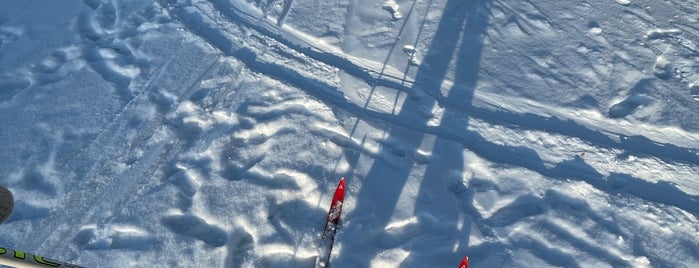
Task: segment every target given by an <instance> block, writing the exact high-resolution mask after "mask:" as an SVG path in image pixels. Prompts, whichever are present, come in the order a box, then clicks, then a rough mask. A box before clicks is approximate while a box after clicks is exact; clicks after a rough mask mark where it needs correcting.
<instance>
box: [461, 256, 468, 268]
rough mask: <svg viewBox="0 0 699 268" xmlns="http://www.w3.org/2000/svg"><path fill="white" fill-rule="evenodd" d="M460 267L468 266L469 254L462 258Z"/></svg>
mask: <svg viewBox="0 0 699 268" xmlns="http://www.w3.org/2000/svg"><path fill="white" fill-rule="evenodd" d="M459 268H468V256H465V257H464V259H463V260H461V264H459Z"/></svg>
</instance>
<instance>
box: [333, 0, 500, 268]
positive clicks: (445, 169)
mask: <svg viewBox="0 0 699 268" xmlns="http://www.w3.org/2000/svg"><path fill="white" fill-rule="evenodd" d="M489 3H490V0H476V1H462V0H450V1H448V2H447V4H446V7H445V9H444V12H443V13H442V17H441V20H440V22H439V26H438V28H437V31H436V33H435V36H434V37H433V39H432V42H431V44H430V47H429V49H428V51H427V53H426V55H425V57H424V58H423V61H422V64H421V66H420V68H419V70H418V73H417V75H416V83H415V85H416V86H415V87H416V88H414V89H413V90H414V91H420V90H437V91H438V90H439V88H440V85H441V84H442V81H443V80H444V79H445V78H446V76H447V73H448V71H449V65H450V63H451V61H452V60H453V59H454V58H455V57H456V58H457V59H458V62H457V66H456V70H455V71H456V73H455V77H456V78H455V80H456V81H455V82H456V83H455V86H454V88H452V89H451V91H450V93H449V98H455V99H458V101H459V102H461V103H463V105H470V104H471V99H472V96H473V88H474V87H475V85H476V82H477V78H478V70H479V62H480V56H481V47H482V36H483V35H484V33H485V28H486V27H485V26H486V25H487V20H488V15H489V14H488V11H487V10H484V9H483V8H485V7H488V6H489ZM455 53H458V54H455ZM417 85H419V86H417ZM411 92H413V91H411ZM455 101H456V100H455ZM434 105H436V101H435V100H434V99H429V100H422V101H421V102H420V103H418V102H415V101H411V100H408V101H406V102H405V103H404V104H403V107H402V109H401V111H400V113H399V114H398V115H397V118H399V120H401V119H405V121H414V118H411V117H414V111H416V110H417V109H420V108H421V107H427V108H432V107H433V106H434ZM445 117H459V120H460V121H461V120H463V121H462V122H466V121H465V120H464V119H465V118H464V115H463V114H456V113H449V114H446V115H445ZM447 121H450V120H447ZM418 124H420V125H422V126H426V125H427V119H421V121H420V122H418ZM466 127H467V126H466V125H464V126H460V128H463V129H466ZM418 129H419V128H418ZM426 138H428V135H426V134H425V133H423V132H420V131H415V130H412V129H409V128H404V127H400V126H396V125H393V127H392V128H391V130H390V133H389V135H388V139H390V140H392V141H395V142H397V143H400V147H401V150H399V151H407V150H416V149H417V148H419V147H420V145H421V144H422V142H423V140H424V139H426ZM454 144H455V143H454V142H453V141H446V140H443V139H441V138H437V139H436V140H435V144H434V148H433V155H435V156H436V158H438V159H433V161H432V162H431V163H430V164H429V165H428V167H427V170H426V172H425V176H424V178H423V180H422V183H421V186H420V189H419V192H418V199H419V198H420V196H426V197H428V198H449V197H448V195H447V194H446V193H445V191H446V187H442V186H443V183H440V180H441V181H444V180H445V178H448V177H449V176H448V173H449V172H457V173H461V172H462V171H463V168H464V167H463V156H462V152H463V147H462V146H460V145H458V146H454ZM381 154H386V155H391V154H394V155H396V157H402V156H404V155H405V154H400V153H398V154H396V149H395V148H389V147H386V146H385V147H382V152H381ZM410 161H411V160H410V159H406V160H405V162H406V165H405V166H404V168H396V166H395V165H393V164H388V163H385V162H383V161H381V160H375V162H374V163H373V165H372V167H371V169H370V170H369V172H368V173H367V175H366V177H365V178H364V180H363V181H362V186H361V188H360V189H359V192H358V193H357V197H356V207H355V209H354V210H353V211H354V212H352V214H351V215H348V216H347V218H351V219H354V220H355V222H356V223H355V224H352V226H347V227H346V228H345V234H344V235H345V236H348V237H360V236H354V233H357V234H360V233H363V234H365V235H366V233H367V232H369V233H371V234H372V235H373V236H374V237H377V239H379V240H380V239H381V237H382V236H383V234H384V233H385V232H386V231H385V230H384V229H385V228H386V226H387V225H388V224H389V221H390V220H391V217H392V216H393V215H394V211H395V210H396V208H397V207H398V206H399V204H398V202H399V198H400V195H401V193H402V192H403V190H404V187H405V184H406V183H407V181H408V179H409V177H410V174H411V171H412V167H413V165H412V163H410ZM377 202H381V203H380V204H378V205H377V204H376V203H377ZM415 202H416V203H417V204H416V205H415V211H414V212H413V215H416V216H417V215H429V216H427V217H428V218H436V219H438V222H442V223H443V222H447V223H449V222H451V223H454V224H447V225H445V226H449V227H445V226H443V224H439V223H434V222H433V221H430V220H425V221H424V222H427V223H424V224H423V223H422V222H423V221H422V220H421V219H418V223H417V224H418V225H430V224H439V225H440V228H442V229H441V230H440V232H439V233H441V234H445V233H446V234H451V233H453V232H459V230H456V228H457V227H456V226H457V224H456V222H457V220H458V219H457V218H458V215H459V212H458V209H459V208H458V206H457V201H456V199H454V200H453V201H451V203H453V206H451V207H449V208H440V209H438V210H433V208H434V206H441V205H443V204H444V202H441V201H438V202H429V203H430V204H428V205H422V204H420V203H419V202H418V201H417V200H416V201H415ZM448 202H449V201H447V203H448ZM358 221H362V223H358ZM423 227H427V228H429V227H430V226H423ZM443 228H447V229H449V228H451V229H452V230H444V229H443ZM419 229H422V228H419ZM423 230H424V229H423ZM442 237H448V238H446V239H445V241H441V238H442ZM460 239H468V234H465V235H464V236H463V237H454V236H451V235H446V236H445V235H442V236H440V238H438V240H440V241H438V242H435V243H438V244H441V245H440V246H443V245H451V244H454V242H455V241H454V240H460ZM430 240H431V241H435V240H434V239H430ZM446 240H451V241H446ZM345 241H346V243H348V244H349V245H346V246H344V247H342V252H340V254H339V255H338V259H337V260H336V262H337V263H343V264H351V266H354V267H368V266H369V265H370V263H369V261H370V260H372V259H374V256H375V255H376V254H378V253H379V251H381V250H382V249H381V248H369V249H366V251H365V252H364V253H365V255H364V256H361V258H358V256H353V255H352V254H353V253H354V252H356V250H357V247H362V246H365V245H362V244H363V243H365V242H366V241H353V240H352V239H347V240H345ZM380 244H382V243H381V241H376V242H375V243H374V245H370V246H375V245H380ZM459 244H462V245H468V242H466V243H459ZM415 246H416V247H420V246H417V245H415ZM438 254H439V255H440V257H447V258H445V259H442V260H441V262H444V263H445V264H448V263H451V262H452V260H451V259H453V261H454V262H458V259H459V257H458V256H459V255H460V253H453V254H451V255H453V256H445V255H444V252H439V253H438ZM447 255H449V254H447ZM416 256H417V255H416ZM414 257H415V256H412V255H411V257H409V258H408V259H407V260H406V261H407V262H410V263H405V264H407V265H411V264H417V263H416V262H415V261H418V262H419V261H420V260H415V259H414ZM426 257H427V258H430V256H426ZM432 257H434V256H432ZM436 263H439V261H438V262H436ZM431 264H432V265H434V264H435V262H431Z"/></svg>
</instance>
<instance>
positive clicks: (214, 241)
mask: <svg viewBox="0 0 699 268" xmlns="http://www.w3.org/2000/svg"><path fill="white" fill-rule="evenodd" d="M162 223H163V225H165V227H167V228H168V229H170V230H171V231H173V232H174V233H176V234H178V235H183V236H188V237H191V238H194V239H198V240H201V241H204V243H206V244H208V245H209V246H212V247H221V246H223V245H225V244H226V241H227V240H228V233H227V232H226V230H224V229H223V228H221V227H219V226H216V225H214V224H209V223H208V222H206V221H204V219H202V218H200V217H197V216H195V215H171V216H166V217H164V218H163V219H162Z"/></svg>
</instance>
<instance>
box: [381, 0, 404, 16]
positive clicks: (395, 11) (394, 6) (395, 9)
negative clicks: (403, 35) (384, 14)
mask: <svg viewBox="0 0 699 268" xmlns="http://www.w3.org/2000/svg"><path fill="white" fill-rule="evenodd" d="M381 8H383V9H385V10H387V11H388V12H391V15H392V16H393V19H394V20H399V19H401V18H402V17H403V14H401V13H400V11H399V9H400V6H398V3H396V1H395V0H388V1H386V2H384V3H383V5H382V6H381Z"/></svg>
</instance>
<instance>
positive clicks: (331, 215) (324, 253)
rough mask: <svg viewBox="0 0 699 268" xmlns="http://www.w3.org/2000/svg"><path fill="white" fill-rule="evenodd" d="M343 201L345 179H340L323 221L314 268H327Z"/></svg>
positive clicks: (338, 225)
mask: <svg viewBox="0 0 699 268" xmlns="http://www.w3.org/2000/svg"><path fill="white" fill-rule="evenodd" d="M344 200H345V178H342V179H340V183H339V184H338V185H337V190H335V195H333V200H332V203H330V209H329V210H328V218H327V219H326V221H325V229H323V235H322V236H321V238H320V247H319V254H318V259H317V261H316V267H329V266H330V254H331V253H332V250H333V242H335V234H336V233H337V229H338V228H339V227H340V215H341V214H342V202H344Z"/></svg>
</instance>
